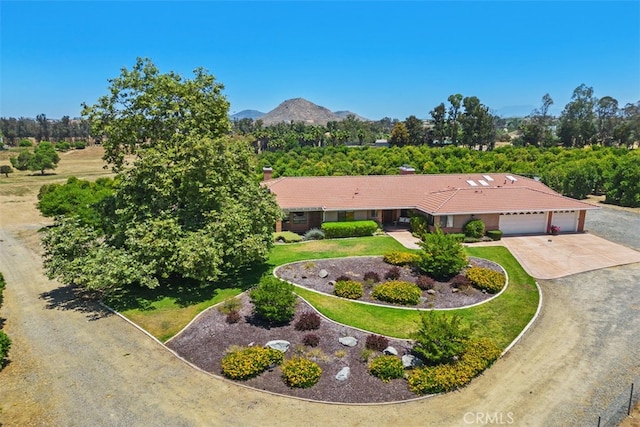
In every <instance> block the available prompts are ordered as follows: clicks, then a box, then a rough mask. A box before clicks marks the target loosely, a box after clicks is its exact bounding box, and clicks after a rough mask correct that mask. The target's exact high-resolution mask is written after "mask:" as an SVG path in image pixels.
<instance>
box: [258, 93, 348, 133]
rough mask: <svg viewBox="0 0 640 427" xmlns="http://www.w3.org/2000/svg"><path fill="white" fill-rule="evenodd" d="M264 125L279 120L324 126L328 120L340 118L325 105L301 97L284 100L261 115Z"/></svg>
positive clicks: (338, 119)
mask: <svg viewBox="0 0 640 427" xmlns="http://www.w3.org/2000/svg"><path fill="white" fill-rule="evenodd" d="M261 119H262V121H263V122H264V124H265V125H272V124H275V123H280V122H285V123H289V122H292V121H293V122H303V123H307V124H316V125H322V126H325V125H326V124H327V122H330V121H340V120H342V118H341V117H340V116H338V115H336V114H334V113H333V112H332V111H331V110H329V109H328V108H325V107H321V106H319V105H316V104H314V103H313V102H309V101H307V100H306V99H303V98H294V99H288V100H286V101H284V102H283V103H282V104H280V105H278V106H277V107H276V108H274V109H273V110H271V111H269V112H268V113H267V114H265V115H264V116H262V117H261Z"/></svg>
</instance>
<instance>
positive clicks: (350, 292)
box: [333, 280, 364, 299]
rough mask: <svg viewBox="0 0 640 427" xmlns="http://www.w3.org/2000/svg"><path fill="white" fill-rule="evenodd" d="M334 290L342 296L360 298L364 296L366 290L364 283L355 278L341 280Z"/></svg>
mask: <svg viewBox="0 0 640 427" xmlns="http://www.w3.org/2000/svg"><path fill="white" fill-rule="evenodd" d="M333 292H334V293H335V294H336V295H337V296H339V297H342V298H349V299H358V298H362V295H363V294H364V290H363V288H362V283H360V282H356V281H355V280H340V281H338V282H336V285H335V286H334V287H333Z"/></svg>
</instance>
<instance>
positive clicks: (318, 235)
mask: <svg viewBox="0 0 640 427" xmlns="http://www.w3.org/2000/svg"><path fill="white" fill-rule="evenodd" d="M322 239H324V232H323V231H322V230H320V229H319V228H312V229H311V230H309V231H307V232H306V233H304V240H322Z"/></svg>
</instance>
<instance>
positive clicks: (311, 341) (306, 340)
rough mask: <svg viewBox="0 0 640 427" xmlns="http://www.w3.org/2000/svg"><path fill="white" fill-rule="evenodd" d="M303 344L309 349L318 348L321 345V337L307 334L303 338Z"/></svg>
mask: <svg viewBox="0 0 640 427" xmlns="http://www.w3.org/2000/svg"><path fill="white" fill-rule="evenodd" d="M302 344H304V345H306V346H307V347H317V346H318V344H320V337H319V336H317V335H316V334H307V335H305V336H304V337H302Z"/></svg>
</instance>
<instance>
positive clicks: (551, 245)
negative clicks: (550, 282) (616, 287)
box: [502, 233, 640, 279]
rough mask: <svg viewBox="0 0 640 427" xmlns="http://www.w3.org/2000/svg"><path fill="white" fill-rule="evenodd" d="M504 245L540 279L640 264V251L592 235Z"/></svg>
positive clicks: (527, 238)
mask: <svg viewBox="0 0 640 427" xmlns="http://www.w3.org/2000/svg"><path fill="white" fill-rule="evenodd" d="M502 243H503V244H504V246H506V247H507V248H508V249H509V250H510V251H511V253H512V254H513V256H515V257H516V259H517V260H518V262H520V264H521V265H522V267H523V268H524V269H525V270H526V271H527V273H529V274H530V275H531V276H533V277H535V278H536V279H557V278H560V277H565V276H569V275H571V274H576V273H582V272H585V271H592V270H598V269H601V268H606V267H614V266H617V265H624V264H633V263H636V262H640V252H639V251H636V250H634V249H630V248H628V247H626V246H622V245H619V244H617V243H613V242H610V241H608V240H605V239H603V238H601V237H598V236H594V235H593V234H589V233H584V234H560V235H558V236H549V235H546V236H518V237H504V238H503V239H502Z"/></svg>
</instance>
